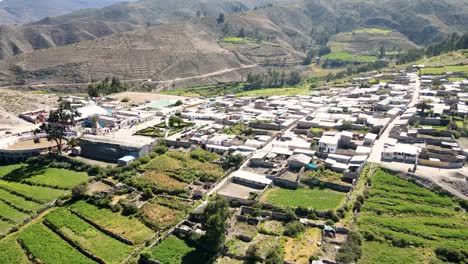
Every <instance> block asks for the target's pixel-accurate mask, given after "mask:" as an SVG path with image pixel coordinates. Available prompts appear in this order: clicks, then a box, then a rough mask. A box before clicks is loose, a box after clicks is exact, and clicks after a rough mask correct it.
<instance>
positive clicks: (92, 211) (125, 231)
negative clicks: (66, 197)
mask: <svg viewBox="0 0 468 264" xmlns="http://www.w3.org/2000/svg"><path fill="white" fill-rule="evenodd" d="M71 210H73V211H74V212H77V213H78V214H80V215H82V216H84V217H86V218H87V219H89V220H91V221H93V222H94V223H96V224H98V225H99V226H101V227H103V228H104V229H106V230H108V231H110V232H112V233H114V234H117V235H120V236H122V237H125V238H127V239H129V240H130V241H132V242H134V243H135V244H140V243H142V242H143V241H145V239H147V238H148V237H150V236H151V235H152V234H153V231H152V230H151V229H149V228H148V227H146V226H145V225H144V224H143V223H141V222H140V221H139V220H138V219H136V218H129V217H126V216H122V215H121V214H118V213H114V212H112V211H111V210H109V209H105V208H103V209H100V208H97V207H96V206H94V205H91V204H88V203H86V202H84V201H79V202H77V203H74V204H72V205H71Z"/></svg>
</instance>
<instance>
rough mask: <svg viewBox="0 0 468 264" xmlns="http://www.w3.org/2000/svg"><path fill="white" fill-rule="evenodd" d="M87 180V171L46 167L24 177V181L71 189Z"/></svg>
mask: <svg viewBox="0 0 468 264" xmlns="http://www.w3.org/2000/svg"><path fill="white" fill-rule="evenodd" d="M88 180H89V176H88V174H87V173H84V172H75V171H71V170H64V169H56V168H47V169H45V170H44V172H43V173H41V174H38V175H35V176H32V177H31V178H28V179H24V181H26V182H28V183H31V184H40V185H47V186H51V187H59V188H66V189H71V188H73V187H75V186H76V185H79V184H80V183H83V182H86V181H88Z"/></svg>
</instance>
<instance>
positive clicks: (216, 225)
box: [202, 196, 229, 252]
mask: <svg viewBox="0 0 468 264" xmlns="http://www.w3.org/2000/svg"><path fill="white" fill-rule="evenodd" d="M228 218H229V204H228V202H227V201H226V200H225V199H224V198H222V197H220V196H216V197H214V198H213V199H212V200H211V201H210V202H209V203H208V205H207V206H206V208H205V211H204V212H203V221H202V226H203V229H204V230H205V231H206V233H205V235H204V237H203V240H204V246H206V248H207V249H208V250H211V251H213V252H217V251H219V250H220V249H221V248H222V246H223V245H224V242H225V240H226V233H225V232H226V229H227V227H228V223H227V219H228Z"/></svg>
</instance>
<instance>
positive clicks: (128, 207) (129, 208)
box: [122, 203, 138, 216]
mask: <svg viewBox="0 0 468 264" xmlns="http://www.w3.org/2000/svg"><path fill="white" fill-rule="evenodd" d="M137 212H138V207H137V206H136V205H135V204H133V203H127V204H124V205H123V210H122V215H126V216H128V215H133V214H136V213H137Z"/></svg>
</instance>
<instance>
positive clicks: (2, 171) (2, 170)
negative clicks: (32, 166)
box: [0, 164, 24, 178]
mask: <svg viewBox="0 0 468 264" xmlns="http://www.w3.org/2000/svg"><path fill="white" fill-rule="evenodd" d="M23 166H24V165H23V164H13V165H6V166H0V178H3V177H4V176H5V175H8V174H9V173H11V172H12V171H14V170H17V169H19V168H21V167H23Z"/></svg>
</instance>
